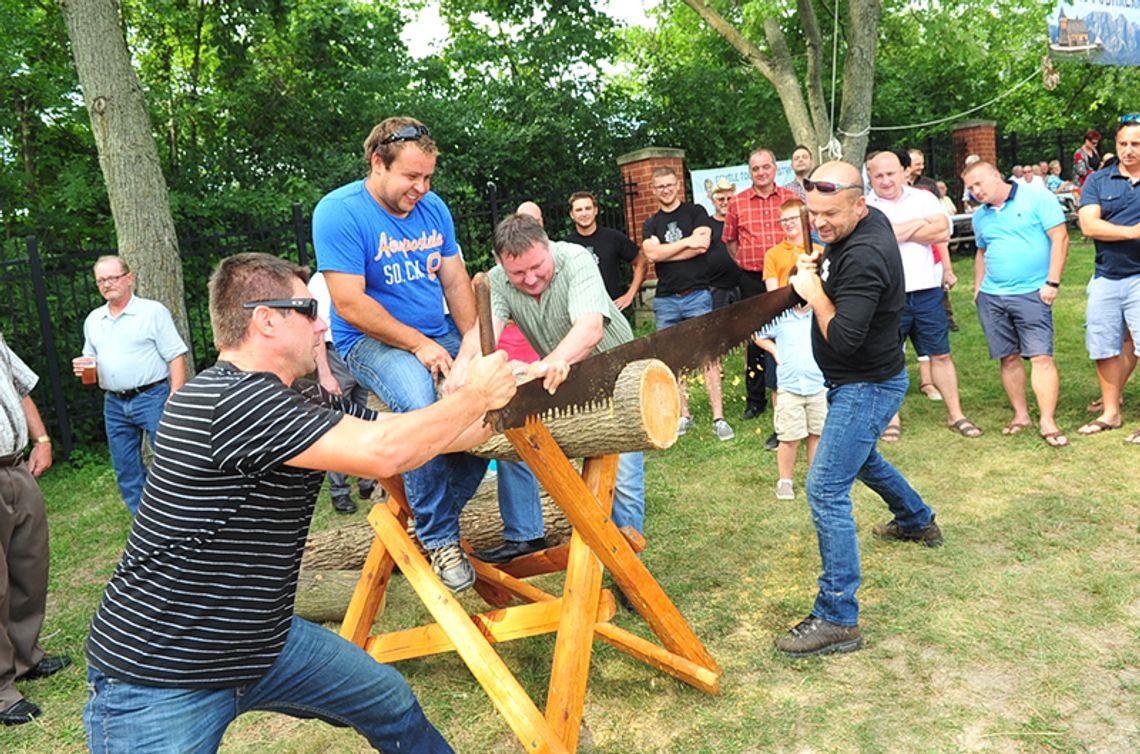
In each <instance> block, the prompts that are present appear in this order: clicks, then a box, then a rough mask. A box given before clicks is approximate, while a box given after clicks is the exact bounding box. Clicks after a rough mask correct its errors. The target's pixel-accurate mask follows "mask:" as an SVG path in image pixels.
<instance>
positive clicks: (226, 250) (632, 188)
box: [0, 182, 637, 456]
mask: <svg viewBox="0 0 1140 754" xmlns="http://www.w3.org/2000/svg"><path fill="white" fill-rule="evenodd" d="M636 188H637V187H636V185H635V184H633V183H625V184H622V183H613V182H609V183H607V184H605V185H603V186H602V187H601V188H600V189H599V188H595V189H594V193H595V195H596V196H597V199H598V204H599V208H600V210H601V211H600V213H599V216H598V222H599V224H601V225H605V226H607V227H612V228H617V229H620V230H622V231H624V232H626V233H628V232H629V228H627V227H626V224H627V220H626V216H627V213H626V211H625V208H626V203H627V201H629V200H631V198H632V197H633V196H634V195H635V192H636ZM574 190H577V188H576V187H575V188H574V189H569V190H565V191H553V192H550V193H549V194H548V195H545V196H516V195H512V194H504V193H503V192H500V191H499V189H498V188H497V187H496V186H495V185H494V184H488V185H487V187H486V190H485V192H484V194H483V196H477V197H470V198H467V199H460V200H459V201H457V202H455V203H453V204H452V205H451V209H452V216H453V218H454V220H455V230H456V236H457V239H458V241H459V243H460V246H461V248H462V249H463V253H464V259H465V260H466V262H467V266H468V268H469V269H470V270H472V271H474V270H479V269H487V268H489V267H490V264H491V251H490V250H491V236H492V233H493V231H494V227H495V225H496V224H497V223H498V221H499V219H500V218H501V217H504V216H505V215H507V214H509V213H511V212H514V210H515V208H516V207H517V206H518V205H519V203H521V202H522V201H525V200H530V201H535V202H537V203H538V204H539V205H540V206H541V207H542V208H543V210H544V217H545V221H546V229H547V232H548V233H549V235H550V236H551V237H552V238H560V237H562V236H564V235H566V234H567V233H568V232H569V230H570V226H571V223H570V219H569V215H568V212H569V207H568V204H567V199H568V197H569V196H570V194H571V193H572V192H573V191H574ZM311 239H312V230H311V218H310V216H308V215H306V213H305V212H304V211H303V209H302V207H301V206H300V205H299V204H295V205H293V208H292V217H291V218H290V219H289V221H288V222H283V223H280V224H252V223H250V224H248V225H246V226H245V227H241V228H233V229H230V230H227V231H226V232H225V233H220V234H214V235H199V234H194V233H184V232H180V233H179V249H180V253H181V259H182V275H183V287H184V296H185V306H186V313H187V318H188V320H189V328H190V342H189V343H188V344H187V345H188V346H189V348H190V351H191V353H192V354H193V358H194V363H195V364H196V365H198V367H199V368H201V367H202V366H205V365H209V364H212V363H213V362H214V361H215V359H216V358H217V350H216V349H215V348H214V344H213V340H212V337H211V332H210V315H209V306H208V299H207V291H206V283H207V281H208V280H209V276H210V272H211V271H212V270H213V269H214V267H215V265H216V264H217V263H218V261H219V260H220V259H222V258H224V257H227V256H231V255H233V254H237V253H241V252H247V251H259V252H264V253H268V254H274V255H276V256H280V257H285V258H288V259H291V260H293V261H295V262H297V263H298V264H302V265H309V266H312V265H313V262H314V255H313V250H312V240H311ZM116 252H117V250H116V249H115V248H114V246H113V244H112V243H110V242H108V243H107V244H106V245H87V246H81V247H73V246H69V247H62V246H58V245H56V244H54V243H53V242H52V240H51V238H50V236H46V235H45V236H44V237H43V238H38V237H36V236H29V237H27V238H25V239H15V240H8V241H5V242H3V243H0V279H2V280H3V281H4V295H3V296H0V330H2V331H3V333H4V337H5V339H6V340H7V341H8V344H9V345H10V346H11V348H12V350H13V351H15V352H16V354H17V355H19V356H20V358H22V359H23V360H24V361H25V362H27V364H28V365H29V366H30V367H31V368H32V369H33V370H35V372H36V374H38V375H39V376H40V382H39V384H38V385H37V386H36V389H35V390H34V391H33V398H34V400H35V402H36V406H37V407H38V408H39V410H40V413H41V414H42V416H43V419H44V422H45V423H46V424H47V427H48V432H49V433H50V434H51V435H52V437H53V438H55V439H56V440H57V442H58V448H59V450H60V451H62V454H63V455H64V456H67V455H70V453H71V451H72V449H73V448H74V447H76V446H83V445H87V444H91V443H96V442H102V441H103V438H104V430H103V409H102V399H103V395H102V393H101V392H100V391H99V390H98V389H96V388H93V387H91V386H84V385H83V384H81V382H80V380H79V379H77V378H76V377H74V375H73V374H72V372H71V359H72V358H73V357H75V356H78V355H79V354H80V352H81V351H82V349H83V322H84V320H85V319H86V317H87V315H88V313H90V312H91V310H92V309H95V308H96V307H98V306H100V305H102V303H103V301H102V299H101V297H100V296H99V292H98V290H96V287H95V284H94V279H93V276H92V266H93V264H94V262H95V260H96V259H98V258H99V257H100V256H102V255H104V254H114V253H116ZM137 273H138V274H139V275H145V274H146V271H145V270H137Z"/></svg>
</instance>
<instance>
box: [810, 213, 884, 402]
mask: <svg viewBox="0 0 1140 754" xmlns="http://www.w3.org/2000/svg"><path fill="white" fill-rule="evenodd" d="M867 212H868V214H867V216H866V217H864V218H863V219H862V220H860V221H859V223H858V224H857V225H856V226H855V230H854V231H852V233H851V235H849V236H848V237H847V238H844V239H843V240H841V241H837V242H835V243H833V244H831V245H830V246H828V247H827V251H825V252H824V253H823V256H822V257H820V261H819V276H820V279H821V280H822V281H823V290H824V292H825V293H826V294H827V296H828V298H830V299H831V301H832V303H833V304H835V318H834V319H833V320H831V324H830V325H829V326H828V329H827V339H826V340H825V339H824V337H823V333H822V332H821V331H820V329H819V323H818V320H816V319H814V318H813V319H812V327H811V345H812V353H813V354H814V355H815V360H816V363H817V364H819V368H820V370H821V371H822V372H823V376H824V377H825V378H827V381H828V382H830V383H831V384H833V385H845V384H849V383H852V382H883V381H884V380H887V379H890V378H891V377H894V376H895V375H896V374H898V373H899V372H901V371H902V370H903V368H904V367H905V366H906V361H905V359H904V356H903V350H902V339H901V337H900V336H899V319H900V315H901V314H902V310H903V305H904V304H905V302H906V289H905V286H904V284H903V269H902V256H901V255H900V254H899V245H898V242H897V241H896V240H895V232H894V229H893V228H892V227H891V222H890V220H888V219H887V216H886V215H884V214H883V213H882V212H880V211H879V210H877V209H875V208H874V207H868V208H867Z"/></svg>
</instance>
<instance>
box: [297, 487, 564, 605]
mask: <svg viewBox="0 0 1140 754" xmlns="http://www.w3.org/2000/svg"><path fill="white" fill-rule="evenodd" d="M542 518H543V522H544V524H545V527H546V542H547V544H548V545H550V546H552V547H553V546H554V545H559V544H562V543H564V542H569V541H570V524H569V523H568V522H567V521H566V517H565V516H563V515H562V511H561V510H559V508H558V506H556V505H555V504H554V503H553V501H551V499H550V497H549V496H548V495H547V494H546V493H545V492H543V493H542ZM459 528H460V531H461V533H462V534H463V536H464V537H466V538H467V541H469V542H470V543H471V546H472V547H474V548H475V549H476V550H482V549H484V548H488V547H495V546H497V545H500V544H502V542H503V519H502V518H501V517H500V516H499V500H498V492H497V487H496V485H495V482H494V481H493V480H488V481H486V482H484V483H483V484H482V485H480V487H479V491H478V492H476V493H475V497H473V498H471V501H470V502H468V503H467V507H466V508H464V509H463V513H462V514H460V516H459ZM374 536H375V532H373V530H372V527H371V526H369V525H368V522H367V521H359V522H357V523H352V524H348V525H346V526H341V527H338V528H336V529H328V530H326V531H322V532H317V533H314V534H310V535H309V540H308V542H306V543H305V553H304V555H303V556H302V559H301V570H302V573H304V572H305V571H306V570H330V569H332V570H354V569H355V571H356V574H357V575H358V576H359V574H360V569H361V568H362V567H363V566H364V560H365V558H367V557H368V548H369V547H370V546H371V545H372V539H373V537H374ZM354 585H355V582H354ZM348 591H349V593H350V595H351V592H352V589H351V588H350V589H349V590H348ZM346 600H347V597H346ZM346 604H347V602H346ZM338 620H339V619H338Z"/></svg>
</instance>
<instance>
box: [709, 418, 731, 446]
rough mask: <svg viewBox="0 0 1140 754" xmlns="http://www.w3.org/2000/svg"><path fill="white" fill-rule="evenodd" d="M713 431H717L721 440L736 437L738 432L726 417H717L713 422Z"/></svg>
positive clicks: (724, 440)
mask: <svg viewBox="0 0 1140 754" xmlns="http://www.w3.org/2000/svg"><path fill="white" fill-rule="evenodd" d="M713 431H714V432H716V436H717V439H718V440H720V441H721V442H726V441H728V440H731V439H732V438H734V437H736V433H735V432H733V431H732V427H730V426H728V422H726V421H725V420H724V419H717V420H715V421H714V422H713Z"/></svg>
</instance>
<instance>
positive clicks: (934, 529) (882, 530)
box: [871, 516, 942, 547]
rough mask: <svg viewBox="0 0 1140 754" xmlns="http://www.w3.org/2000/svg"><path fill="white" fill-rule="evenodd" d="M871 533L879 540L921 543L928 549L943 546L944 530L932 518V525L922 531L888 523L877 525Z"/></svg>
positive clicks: (895, 523)
mask: <svg viewBox="0 0 1140 754" xmlns="http://www.w3.org/2000/svg"><path fill="white" fill-rule="evenodd" d="M871 533H872V534H874V535H875V536H876V537H878V538H879V539H893V540H897V541H899V542H921V543H922V544H924V545H926V546H927V547H939V546H941V545H942V530H941V529H939V528H938V524H936V523H934V517H933V516H931V517H930V523H929V524H927V525H926V526H924V527H922V528H921V529H904V528H902V527H901V526H899V524H898V521H888V522H887V523H885V524H875V525H874V526H872V527H871Z"/></svg>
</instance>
